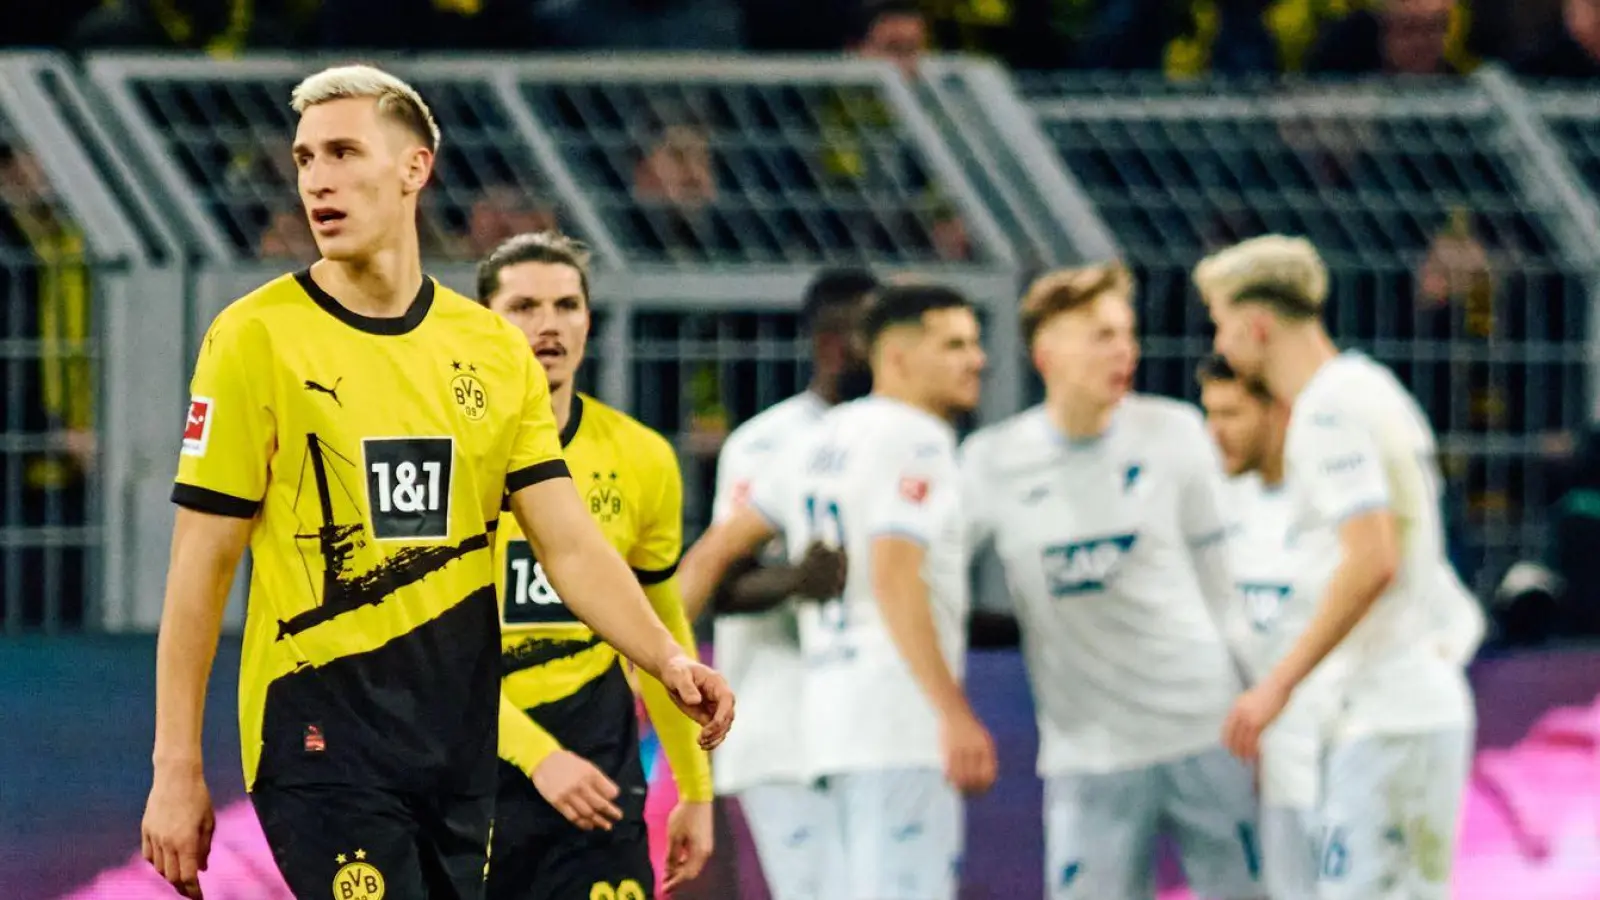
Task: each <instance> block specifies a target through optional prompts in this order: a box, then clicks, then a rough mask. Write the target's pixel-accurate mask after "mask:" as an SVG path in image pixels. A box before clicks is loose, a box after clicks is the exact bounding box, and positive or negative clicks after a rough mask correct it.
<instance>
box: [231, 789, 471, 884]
mask: <svg viewBox="0 0 1600 900" xmlns="http://www.w3.org/2000/svg"><path fill="white" fill-rule="evenodd" d="M250 800H251V802H253V803H254V804H255V808H256V815H257V816H258V817H259V818H260V819H261V829H262V831H263V832H265V834H266V837H267V844H268V846H270V847H271V848H272V858H273V860H274V861H276V862H277V864H278V871H279V872H281V873H283V878H284V881H286V882H287V883H288V885H289V890H290V891H291V892H293V893H294V895H295V896H296V897H298V898H302V900H311V898H315V900H327V898H328V897H330V896H331V897H333V898H334V900H384V898H389V900H399V898H411V897H415V898H418V900H479V898H481V897H482V896H483V885H484V868H485V866H487V865H488V862H489V831H490V821H491V819H492V818H493V816H494V798H493V797H489V796H479V797H461V798H451V799H441V798H433V797H420V796H413V795H409V794H403V793H397V792H394V791H386V790H382V789H379V788H367V787H353V786H349V785H295V786H287V785H285V786H272V785H263V784H260V783H258V784H257V785H256V787H255V790H254V791H252V792H251V794H250Z"/></svg>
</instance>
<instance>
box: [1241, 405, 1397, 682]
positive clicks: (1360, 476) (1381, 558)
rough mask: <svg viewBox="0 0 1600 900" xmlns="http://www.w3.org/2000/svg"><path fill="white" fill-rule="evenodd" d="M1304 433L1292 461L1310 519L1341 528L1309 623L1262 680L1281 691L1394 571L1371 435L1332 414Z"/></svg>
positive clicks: (1353, 620)
mask: <svg viewBox="0 0 1600 900" xmlns="http://www.w3.org/2000/svg"><path fill="white" fill-rule="evenodd" d="M1304 435H1305V437H1304V439H1303V440H1302V443H1303V446H1304V448H1305V450H1304V453H1303V455H1300V454H1297V456H1298V457H1299V458H1297V459H1295V460H1294V462H1295V463H1296V464H1297V466H1298V467H1299V468H1301V469H1302V471H1303V472H1304V476H1305V479H1306V481H1307V482H1308V483H1309V487H1310V499H1311V502H1312V503H1313V504H1314V505H1315V507H1316V511H1317V513H1318V514H1319V515H1320V516H1321V517H1323V518H1325V519H1327V520H1332V521H1338V522H1339V523H1340V525H1339V550H1340V558H1339V565H1338V568H1336V569H1334V572H1333V577H1332V579H1330V580H1329V582H1328V587H1327V589H1326V591H1325V592H1324V593H1323V595H1322V599H1321V600H1320V601H1319V602H1318V603H1317V610H1316V612H1315V613H1314V614H1313V615H1312V618H1311V622H1310V623H1309V624H1308V625H1307V626H1306V629H1305V631H1304V632H1302V633H1301V635H1300V638H1299V639H1298V640H1296V641H1295V643H1294V645H1293V646H1292V647H1291V648H1290V649H1289V652H1288V654H1287V655H1285V656H1284V658H1283V659H1282V660H1280V661H1279V663H1278V665H1277V666H1276V667H1274V668H1273V670H1272V671H1271V672H1270V673H1268V675H1267V678H1266V681H1267V682H1269V683H1271V685H1272V686H1273V687H1274V688H1275V689H1277V690H1279V691H1282V692H1284V693H1287V692H1290V691H1293V690H1294V688H1295V687H1296V686H1297V685H1299V684H1300V682H1301V681H1303V680H1305V678H1306V676H1307V675H1309V674H1311V671H1312V670H1313V669H1315V668H1316V667H1317V665H1318V664H1319V663H1321V662H1322V660H1323V659H1324V658H1326V657H1327V655H1328V654H1329V653H1331V652H1333V648H1335V647H1337V646H1339V643H1340V642H1341V641H1343V640H1344V639H1345V638H1346V637H1347V636H1348V635H1349V634H1350V631H1351V629H1353V628H1355V627H1356V624H1357V623H1358V622H1360V621H1361V619H1362V617H1363V616H1365V615H1366V614H1367V611H1368V610H1370V609H1372V605H1373V604H1374V603H1376V602H1377V600H1378V598H1379V597H1381V596H1383V592H1384V591H1385V590H1387V589H1388V588H1389V585H1390V584H1392V583H1393V582H1394V577H1395V573H1396V572H1397V571H1398V570H1399V567H1400V541H1399V536H1398V534H1397V530H1396V528H1395V522H1394V515H1393V514H1392V512H1391V511H1390V507H1389V485H1388V480H1387V477H1386V475H1385V473H1384V468H1383V460H1382V457H1380V456H1379V455H1378V448H1377V445H1376V443H1375V442H1374V441H1373V440H1372V437H1371V435H1369V434H1368V433H1367V432H1366V430H1365V429H1364V428H1363V427H1361V426H1360V425H1359V424H1358V423H1354V422H1350V421H1349V420H1348V419H1344V418H1336V417H1332V416H1327V417H1324V418H1323V419H1321V420H1319V421H1314V422H1312V423H1311V425H1310V427H1309V429H1308V430H1307V431H1306V432H1304ZM1301 460H1304V461H1303V462H1301Z"/></svg>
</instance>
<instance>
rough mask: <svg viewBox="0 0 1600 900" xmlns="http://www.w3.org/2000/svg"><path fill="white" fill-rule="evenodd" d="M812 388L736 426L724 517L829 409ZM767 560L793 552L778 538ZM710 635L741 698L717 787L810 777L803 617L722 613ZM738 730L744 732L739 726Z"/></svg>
mask: <svg viewBox="0 0 1600 900" xmlns="http://www.w3.org/2000/svg"><path fill="white" fill-rule="evenodd" d="M827 410H828V404H827V403H825V402H824V401H823V400H822V398H820V397H818V396H817V395H816V394H813V393H810V392H809V391H808V392H806V393H803V394H797V395H795V396H793V397H790V398H789V399H788V400H785V401H783V402H782V403H779V404H777V405H776V406H773V407H772V408H770V409H768V410H766V411H765V412H763V413H761V414H760V415H758V416H756V417H755V418H753V419H751V420H750V421H748V422H746V423H744V424H743V425H741V426H739V427H738V428H736V429H734V431H733V433H732V434H730V435H728V438H727V440H726V441H725V442H724V443H723V445H722V452H721V454H720V455H719V456H718V458H717V493H716V499H715V500H714V501H713V503H712V518H713V519H722V518H724V517H726V516H727V515H728V514H729V513H731V512H732V511H733V510H734V509H736V508H738V507H739V506H740V505H741V504H743V503H744V502H746V500H747V499H748V497H749V494H750V491H751V487H752V485H753V484H754V483H755V481H756V479H757V478H758V477H765V476H767V475H768V474H769V473H772V472H774V471H777V472H779V473H780V474H781V471H782V470H781V468H777V467H775V465H774V463H775V461H776V460H779V459H782V458H783V457H784V456H785V454H786V453H787V452H788V450H789V449H790V448H792V447H793V446H794V445H795V444H796V443H798V442H799V441H801V440H802V438H803V436H804V435H805V434H806V432H808V431H809V430H810V429H811V428H812V427H813V426H814V425H815V424H816V422H817V420H819V419H821V418H822V414H823V413H825V412H827ZM770 549H771V551H772V553H770V554H769V555H768V556H767V557H766V559H767V560H768V561H771V560H772V559H773V558H774V556H775V557H776V558H777V559H778V560H780V561H782V560H783V559H786V558H787V554H786V553H785V552H784V548H783V545H782V542H781V541H774V542H773V546H772V547H771V548H770ZM712 639H713V641H714V646H715V650H716V658H715V659H716V664H717V669H718V670H719V671H721V672H722V674H723V676H724V677H726V678H727V679H728V685H729V687H731V688H732V689H733V691H734V694H735V695H736V696H737V697H738V698H739V727H738V728H735V729H733V731H730V732H728V737H727V739H726V740H724V741H723V743H722V746H721V747H718V748H717V750H716V753H715V756H714V757H713V760H712V762H713V764H712V774H713V776H714V779H715V782H716V788H717V791H718V793H737V792H738V791H741V790H743V789H745V788H747V787H750V786H752V785H756V784H760V783H762V782H767V781H779V782H790V781H799V780H801V779H802V778H803V777H804V772H805V759H804V755H803V753H802V746H801V730H800V726H799V724H797V723H796V722H795V717H794V715H793V712H792V710H791V705H792V704H793V703H794V702H795V698H796V697H797V696H799V694H800V691H801V690H802V684H803V680H804V666H803V664H802V662H801V657H800V641H799V624H798V622H797V621H796V619H795V611H794V608H793V606H787V605H786V606H781V607H779V608H777V609H774V610H771V611H769V612H765V613H757V614H751V615H732V616H719V617H718V618H717V619H716V621H715V623H714V624H713V632H712ZM734 731H737V732H738V734H734V733H733V732H734Z"/></svg>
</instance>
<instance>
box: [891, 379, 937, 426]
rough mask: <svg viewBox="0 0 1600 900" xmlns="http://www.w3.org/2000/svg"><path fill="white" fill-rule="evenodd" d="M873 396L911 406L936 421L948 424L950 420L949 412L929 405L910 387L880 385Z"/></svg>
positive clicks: (925, 399)
mask: <svg viewBox="0 0 1600 900" xmlns="http://www.w3.org/2000/svg"><path fill="white" fill-rule="evenodd" d="M872 396H874V397H883V398H884V399H886V400H893V401H895V402H896V403H904V404H905V405H906V406H909V407H911V408H913V409H920V410H922V411H923V412H925V413H927V414H928V415H930V416H933V417H934V418H936V419H942V420H944V421H946V422H948V421H949V420H950V411H949V410H946V409H941V408H939V407H937V406H935V405H933V404H932V403H929V402H928V400H927V398H925V397H923V396H921V395H919V394H918V393H917V392H916V391H913V390H911V389H910V388H908V387H904V386H901V385H898V384H894V383H890V384H880V385H878V386H877V387H875V388H873V390H872Z"/></svg>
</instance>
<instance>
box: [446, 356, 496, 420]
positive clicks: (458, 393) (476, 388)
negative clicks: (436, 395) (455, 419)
mask: <svg viewBox="0 0 1600 900" xmlns="http://www.w3.org/2000/svg"><path fill="white" fill-rule="evenodd" d="M450 365H451V367H452V372H454V373H455V377H453V378H451V379H450V399H452V400H454V401H455V403H456V407H457V408H458V409H460V410H461V413H462V415H464V416H466V417H467V418H469V419H471V420H472V421H474V422H476V421H478V420H479V419H481V418H483V417H484V414H486V413H487V412H488V411H489V394H488V392H487V391H485V390H484V389H483V382H482V381H480V380H479V379H478V367H477V365H476V364H474V363H466V364H465V365H463V364H462V363H460V362H458V361H452V362H451V363H450Z"/></svg>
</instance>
